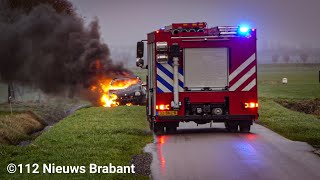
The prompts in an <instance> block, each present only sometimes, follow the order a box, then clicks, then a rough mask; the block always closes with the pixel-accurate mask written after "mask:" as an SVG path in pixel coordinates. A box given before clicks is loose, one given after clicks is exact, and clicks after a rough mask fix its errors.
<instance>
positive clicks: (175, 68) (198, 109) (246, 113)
mask: <svg viewBox="0 0 320 180" xmlns="http://www.w3.org/2000/svg"><path fill="white" fill-rule="evenodd" d="M256 41H257V40H256V29H252V28H248V27H245V26H217V27H213V28H208V27H207V24H206V23H205V22H197V23H174V24H172V25H170V26H166V27H165V28H161V29H158V30H156V31H153V32H151V33H149V34H148V37H147V40H142V41H139V42H138V43H137V62H136V64H137V66H139V67H141V68H144V69H147V91H148V92H147V105H146V106H147V117H148V121H149V123H150V128H151V129H152V130H153V131H154V132H155V133H162V132H164V131H165V130H166V131H167V132H171V131H175V130H176V129H177V127H178V126H179V123H180V122H191V121H193V122H195V123H197V124H205V123H213V122H224V123H225V126H226V129H227V130H229V131H231V132H237V131H238V130H240V132H249V131H250V127H251V125H252V123H253V121H254V120H257V119H258V96H257V53H256V50H257V49H256ZM144 42H146V43H147V63H146V65H145V64H144V60H143V59H142V58H143V55H144Z"/></svg>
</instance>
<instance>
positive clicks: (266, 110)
mask: <svg viewBox="0 0 320 180" xmlns="http://www.w3.org/2000/svg"><path fill="white" fill-rule="evenodd" d="M259 102H260V104H261V106H260V107H261V108H260V110H259V112H260V118H259V119H260V120H259V121H260V123H262V124H263V125H265V126H267V127H268V128H270V129H272V130H274V131H275V132H277V133H279V134H281V135H283V136H285V137H286V138H289V139H291V140H295V141H304V142H307V143H309V144H311V145H313V146H315V147H320V119H318V118H317V117H316V116H314V115H308V114H304V113H301V112H297V111H293V110H289V109H287V108H285V107H283V106H281V105H280V104H278V103H276V102H274V101H273V100H272V99H267V98H261V99H260V101H259Z"/></svg>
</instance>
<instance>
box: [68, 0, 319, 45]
mask: <svg viewBox="0 0 320 180" xmlns="http://www.w3.org/2000/svg"><path fill="white" fill-rule="evenodd" d="M72 2H74V5H75V7H76V8H77V9H78V12H79V13H80V14H82V16H84V17H85V19H86V20H87V21H88V20H90V19H92V18H93V17H95V16H97V17H98V19H99V21H100V25H101V32H102V36H103V38H104V40H105V41H106V43H107V44H109V45H111V46H128V45H132V46H134V45H135V43H136V41H139V40H141V39H146V34H147V33H148V32H151V31H154V30H156V29H159V28H160V27H162V26H165V25H169V24H171V23H173V22H199V21H200V22H201V21H205V22H207V23H208V25H209V26H217V25H239V24H243V23H246V24H249V25H250V26H251V27H256V28H257V29H258V40H260V43H259V44H260V45H261V46H264V45H265V43H262V42H267V41H271V42H281V43H284V44H288V45H292V46H296V45H301V44H304V45H312V46H313V47H320V0H90V1H89V0H72Z"/></svg>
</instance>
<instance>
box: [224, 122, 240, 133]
mask: <svg viewBox="0 0 320 180" xmlns="http://www.w3.org/2000/svg"><path fill="white" fill-rule="evenodd" d="M225 126H226V129H227V130H228V131H229V132H238V123H236V122H225Z"/></svg>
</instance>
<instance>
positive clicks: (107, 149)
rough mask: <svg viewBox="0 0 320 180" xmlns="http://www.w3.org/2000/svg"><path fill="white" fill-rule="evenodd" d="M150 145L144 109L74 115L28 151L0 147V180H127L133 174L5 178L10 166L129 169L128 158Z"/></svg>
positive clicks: (95, 109) (99, 109)
mask: <svg viewBox="0 0 320 180" xmlns="http://www.w3.org/2000/svg"><path fill="white" fill-rule="evenodd" d="M150 142H152V135H151V134H150V133H148V131H147V122H146V121H145V108H144V107H139V106H133V107H117V108H102V107H92V108H87V109H82V110H79V111H77V112H76V113H75V114H73V115H71V116H69V117H67V118H65V119H64V120H62V121H60V122H59V123H57V124H56V125H55V126H54V127H53V128H51V129H49V130H48V131H47V132H45V133H44V134H43V135H41V136H40V137H39V138H37V139H36V140H35V141H34V142H33V144H31V145H29V146H27V147H17V146H6V145H2V146H0V159H1V162H0V167H1V168H0V179H9V178H19V179H32V178H39V179H44V178H54V179H67V178H68V179H69V178H78V179H129V178H139V179H140V178H142V179H143V178H144V179H147V178H148V177H144V176H135V175H132V174H89V173H86V174H67V175H66V174H8V173H7V172H6V166H7V165H8V164H9V163H11V162H12V163H15V164H20V163H22V164H27V163H39V164H42V163H55V165H64V166H67V165H69V166H70V165H78V166H86V167H87V169H88V165H89V164H90V163H95V164H97V165H108V164H109V163H112V164H113V165H116V166H118V165H129V161H130V159H131V157H132V156H133V155H135V154H140V153H142V148H143V147H144V146H145V145H146V144H147V143H150Z"/></svg>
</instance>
